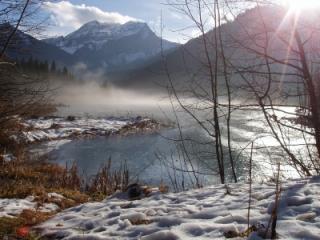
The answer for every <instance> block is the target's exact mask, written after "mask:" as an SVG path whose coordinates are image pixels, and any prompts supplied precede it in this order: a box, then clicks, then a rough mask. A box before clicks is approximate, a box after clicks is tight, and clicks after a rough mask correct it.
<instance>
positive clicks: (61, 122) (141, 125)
mask: <svg viewBox="0 0 320 240" xmlns="http://www.w3.org/2000/svg"><path fill="white" fill-rule="evenodd" d="M20 125H21V126H22V128H21V130H20V132H19V133H15V134H13V135H12V136H11V138H12V139H14V140H15V141H16V142H24V143H26V144H30V143H35V142H38V143H39V142H43V141H52V140H61V139H70V140H72V139H78V138H88V137H95V136H109V135H113V134H121V135H126V134H132V133H137V132H154V131H157V130H159V129H160V127H161V124H160V123H158V122H157V121H155V120H153V119H150V118H143V117H136V118H113V117H109V118H89V117H86V118H84V117H81V118H80V117H74V116H68V117H66V118H63V117H42V118H35V119H26V120H21V121H20Z"/></svg>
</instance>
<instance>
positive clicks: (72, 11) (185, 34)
mask: <svg viewBox="0 0 320 240" xmlns="http://www.w3.org/2000/svg"><path fill="white" fill-rule="evenodd" d="M43 10H44V11H45V14H46V15H47V17H48V21H49V23H50V24H49V25H48V27H47V32H46V35H47V36H60V35H66V34H68V33H70V32H72V31H74V30H76V29H78V28H79V27H80V26H81V25H83V24H84V23H86V22H89V21H92V20H98V21H101V22H109V23H121V24H122V23H125V22H127V21H143V22H146V23H147V24H148V25H149V27H150V28H151V29H152V30H153V31H154V32H155V33H156V34H157V35H160V32H161V31H160V29H161V28H160V26H161V16H162V25H163V32H162V34H163V37H164V38H165V39H167V40H170V41H175V42H179V43H184V42H186V41H187V40H189V39H190V38H191V37H196V36H197V35H198V31H197V30H196V28H194V27H191V26H192V24H191V22H190V20H189V19H188V18H187V17H186V16H185V15H183V14H181V13H179V12H178V11H177V10H175V9H174V8H173V7H172V6H169V5H168V4H167V1H166V0H90V1H84V0H68V1H54V2H53V1H50V2H49V1H48V2H45V4H44V6H43Z"/></svg>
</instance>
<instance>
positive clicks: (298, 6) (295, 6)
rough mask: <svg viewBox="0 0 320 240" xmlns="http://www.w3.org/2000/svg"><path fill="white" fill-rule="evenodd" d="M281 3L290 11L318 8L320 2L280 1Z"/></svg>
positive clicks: (317, 0) (319, 0)
mask: <svg viewBox="0 0 320 240" xmlns="http://www.w3.org/2000/svg"><path fill="white" fill-rule="evenodd" d="M282 3H283V4H284V5H285V6H286V7H288V8H289V9H290V10H292V11H301V10H307V9H314V8H320V0H282Z"/></svg>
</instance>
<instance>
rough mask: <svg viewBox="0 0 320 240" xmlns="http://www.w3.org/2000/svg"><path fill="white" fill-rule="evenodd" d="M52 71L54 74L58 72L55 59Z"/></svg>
mask: <svg viewBox="0 0 320 240" xmlns="http://www.w3.org/2000/svg"><path fill="white" fill-rule="evenodd" d="M50 72H51V73H52V74H56V72H57V67H56V62H55V61H52V63H51V68H50Z"/></svg>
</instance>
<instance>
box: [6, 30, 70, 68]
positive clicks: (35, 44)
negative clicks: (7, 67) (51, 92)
mask: <svg viewBox="0 0 320 240" xmlns="http://www.w3.org/2000/svg"><path fill="white" fill-rule="evenodd" d="M12 31H13V27H12V26H11V25H10V24H2V25H0V47H1V48H2V47H3V46H4V44H5V42H6V39H7V37H8V36H9V34H10V33H11V32H12ZM6 55H7V56H9V57H11V58H13V59H16V58H17V59H23V58H24V59H28V58H30V57H33V58H36V59H38V60H41V61H45V60H47V61H48V62H51V61H55V62H56V64H57V65H61V66H64V65H71V64H72V63H73V57H72V56H71V55H70V54H69V53H67V52H65V51H63V50H61V49H60V48H58V47H56V46H53V45H51V44H47V43H45V42H43V41H40V40H38V39H36V38H34V37H32V36H30V35H28V34H25V33H23V32H22V31H20V30H18V31H17V32H16V34H15V35H14V36H13V38H12V40H11V42H10V44H9V47H8V49H7V51H6Z"/></svg>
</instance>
